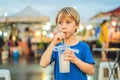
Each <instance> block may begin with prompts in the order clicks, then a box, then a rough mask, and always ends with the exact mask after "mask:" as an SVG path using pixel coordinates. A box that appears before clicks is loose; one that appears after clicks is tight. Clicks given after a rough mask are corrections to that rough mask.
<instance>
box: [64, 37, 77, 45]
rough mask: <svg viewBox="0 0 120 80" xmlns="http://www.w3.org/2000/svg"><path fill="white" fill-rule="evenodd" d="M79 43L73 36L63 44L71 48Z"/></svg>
mask: <svg viewBox="0 0 120 80" xmlns="http://www.w3.org/2000/svg"><path fill="white" fill-rule="evenodd" d="M78 42H79V40H78V39H77V38H76V37H75V36H74V37H71V38H66V39H65V40H64V43H65V44H68V45H70V46H72V45H75V44H77V43H78Z"/></svg>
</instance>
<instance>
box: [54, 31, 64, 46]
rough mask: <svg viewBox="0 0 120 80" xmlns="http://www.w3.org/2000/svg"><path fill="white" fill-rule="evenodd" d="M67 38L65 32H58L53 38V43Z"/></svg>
mask: <svg viewBox="0 0 120 80" xmlns="http://www.w3.org/2000/svg"><path fill="white" fill-rule="evenodd" d="M64 38H65V34H64V33H63V32H60V33H58V34H55V36H54V38H53V40H52V43H53V44H54V45H56V44H58V43H59V42H61V40H62V39H64Z"/></svg>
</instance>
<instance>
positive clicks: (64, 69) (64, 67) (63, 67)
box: [53, 44, 79, 73]
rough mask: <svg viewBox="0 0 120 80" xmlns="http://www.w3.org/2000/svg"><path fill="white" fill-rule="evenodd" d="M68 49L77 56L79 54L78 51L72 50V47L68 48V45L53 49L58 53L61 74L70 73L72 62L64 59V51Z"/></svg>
mask: <svg viewBox="0 0 120 80" xmlns="http://www.w3.org/2000/svg"><path fill="white" fill-rule="evenodd" d="M67 49H70V50H72V51H73V52H74V53H76V54H78V53H79V50H78V49H72V48H70V46H68V45H66V44H62V45H60V46H56V47H54V49H53V50H54V51H58V57H59V71H60V73H69V72H70V62H69V61H65V60H64V59H63V54H64V51H65V50H67Z"/></svg>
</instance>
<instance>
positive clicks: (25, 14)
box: [0, 6, 49, 23]
mask: <svg viewBox="0 0 120 80" xmlns="http://www.w3.org/2000/svg"><path fill="white" fill-rule="evenodd" d="M6 21H7V22H8V23H14V22H47V21H49V17H48V16H44V15H42V14H40V13H39V12H37V11H36V10H34V9H33V8H31V7H30V6H28V7H26V8H24V9H23V10H22V11H20V12H19V13H16V14H15V15H13V16H7V17H0V23H3V22H6Z"/></svg>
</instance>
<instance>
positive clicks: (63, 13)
mask: <svg viewBox="0 0 120 80" xmlns="http://www.w3.org/2000/svg"><path fill="white" fill-rule="evenodd" d="M59 15H61V20H62V19H63V18H64V16H66V15H69V16H70V17H71V19H73V20H74V21H75V24H76V25H78V26H79V24H80V16H79V13H78V12H77V10H76V9H75V8H73V7H64V8H62V9H61V10H60V11H59V12H58V14H57V16H56V24H57V23H58V17H59Z"/></svg>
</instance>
